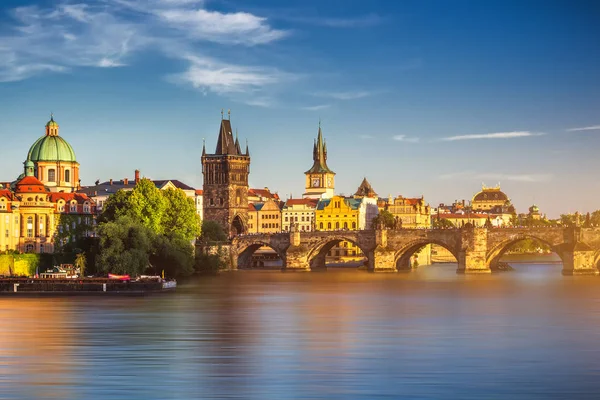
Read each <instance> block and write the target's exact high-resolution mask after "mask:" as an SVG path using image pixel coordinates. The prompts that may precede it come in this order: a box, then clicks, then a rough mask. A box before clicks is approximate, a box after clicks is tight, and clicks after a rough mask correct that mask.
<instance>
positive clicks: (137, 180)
mask: <svg viewBox="0 0 600 400" xmlns="http://www.w3.org/2000/svg"><path fill="white" fill-rule="evenodd" d="M139 181H140V170H139V169H136V170H135V184H136V185H137V184H138V183H139Z"/></svg>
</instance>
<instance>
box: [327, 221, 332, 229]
mask: <svg viewBox="0 0 600 400" xmlns="http://www.w3.org/2000/svg"><path fill="white" fill-rule="evenodd" d="M327 229H329V230H331V222H328V223H327Z"/></svg>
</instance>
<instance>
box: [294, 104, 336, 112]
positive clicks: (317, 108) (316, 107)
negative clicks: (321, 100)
mask: <svg viewBox="0 0 600 400" xmlns="http://www.w3.org/2000/svg"><path fill="white" fill-rule="evenodd" d="M329 107H331V104H319V105H317V106H308V107H302V108H301V110H307V111H319V110H325V109H327V108H329Z"/></svg>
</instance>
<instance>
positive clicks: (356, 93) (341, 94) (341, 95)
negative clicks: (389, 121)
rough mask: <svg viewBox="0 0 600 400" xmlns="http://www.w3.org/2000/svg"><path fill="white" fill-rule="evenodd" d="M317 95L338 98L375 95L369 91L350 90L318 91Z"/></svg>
mask: <svg viewBox="0 0 600 400" xmlns="http://www.w3.org/2000/svg"><path fill="white" fill-rule="evenodd" d="M314 95H315V96H317V97H329V98H332V99H336V100H356V99H361V98H363V97H368V96H371V95H373V93H372V92H367V91H348V92H317V93H315V94H314Z"/></svg>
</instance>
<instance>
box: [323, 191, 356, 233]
mask: <svg viewBox="0 0 600 400" xmlns="http://www.w3.org/2000/svg"><path fill="white" fill-rule="evenodd" d="M360 203H361V200H360V199H352V198H344V197H342V196H333V197H332V198H331V199H321V200H319V202H318V203H317V209H316V210H315V218H316V227H317V230H320V231H337V230H356V229H358V225H359V208H360Z"/></svg>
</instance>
